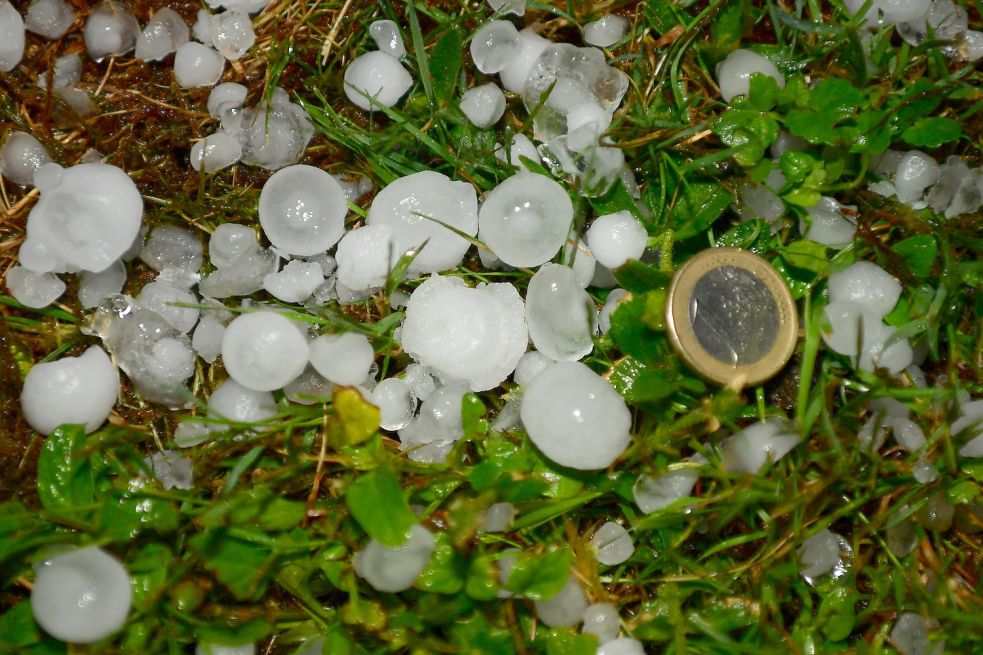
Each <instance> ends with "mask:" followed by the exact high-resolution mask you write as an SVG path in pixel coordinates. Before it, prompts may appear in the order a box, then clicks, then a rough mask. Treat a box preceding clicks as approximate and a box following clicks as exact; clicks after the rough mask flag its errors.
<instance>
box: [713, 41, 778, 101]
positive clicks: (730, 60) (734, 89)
mask: <svg viewBox="0 0 983 655" xmlns="http://www.w3.org/2000/svg"><path fill="white" fill-rule="evenodd" d="M753 73H761V74H763V75H767V76H768V77H770V78H772V79H774V80H775V81H776V82H777V83H778V87H779V88H781V89H784V88H785V76H784V75H782V74H781V73H780V72H779V70H778V68H777V67H776V66H775V64H773V63H771V62H770V61H769V60H767V59H765V58H764V57H762V56H761V55H759V54H758V53H756V52H751V51H750V50H745V49H743V48H739V49H737V50H735V51H734V52H732V53H730V54H729V55H727V58H726V59H724V60H723V61H722V62H720V63H719V64H717V85H718V86H719V87H720V95H721V97H723V99H724V102H730V101H731V100H732V99H733V98H736V97H737V96H745V95H747V94H748V91H749V90H750V88H751V75H752V74H753Z"/></svg>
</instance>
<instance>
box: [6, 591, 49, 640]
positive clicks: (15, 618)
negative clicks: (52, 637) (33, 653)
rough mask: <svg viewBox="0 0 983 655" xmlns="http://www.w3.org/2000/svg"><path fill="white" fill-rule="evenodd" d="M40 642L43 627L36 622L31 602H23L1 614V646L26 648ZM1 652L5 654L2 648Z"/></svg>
mask: <svg viewBox="0 0 983 655" xmlns="http://www.w3.org/2000/svg"><path fill="white" fill-rule="evenodd" d="M39 641H41V627H40V626H39V625H38V624H37V621H35V620H34V613H33V612H32V611H31V601H30V600H26V599H25V600H22V601H20V602H19V603H17V604H16V605H14V606H13V607H11V608H10V609H8V610H6V611H5V612H4V613H3V614H0V645H3V646H8V647H10V648H24V647H26V646H30V645H32V644H36V643H38V642H39ZM0 652H3V649H2V647H0Z"/></svg>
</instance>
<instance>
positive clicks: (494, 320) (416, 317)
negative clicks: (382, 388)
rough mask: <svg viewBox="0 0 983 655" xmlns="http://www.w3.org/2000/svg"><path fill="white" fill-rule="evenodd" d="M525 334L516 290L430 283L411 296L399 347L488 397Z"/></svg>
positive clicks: (522, 346) (445, 280) (451, 281)
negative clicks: (486, 394)
mask: <svg viewBox="0 0 983 655" xmlns="http://www.w3.org/2000/svg"><path fill="white" fill-rule="evenodd" d="M528 340H529V333H528V331H527V329H526V320H525V317H524V316H523V304H522V298H521V297H519V293H518V292H517V291H516V290H515V287H514V286H512V285H511V284H507V283H496V284H487V285H482V286H478V287H475V288H473V289H472V288H470V287H468V286H465V285H464V283H463V282H462V281H461V280H460V278H450V277H432V278H429V279H428V280H427V281H425V282H424V283H423V284H421V285H420V286H419V287H417V289H416V290H415V291H414V292H413V294H412V295H411V296H410V301H409V303H408V304H407V306H406V318H405V319H404V321H403V326H402V336H401V342H402V345H403V348H404V350H406V352H407V353H408V354H409V355H410V356H411V357H412V358H413V359H414V360H416V361H417V362H419V363H421V364H423V365H424V366H427V367H429V368H431V369H433V370H434V371H436V372H437V373H438V374H439V375H440V376H441V377H442V378H445V379H454V380H462V381H466V382H467V384H468V385H469V386H470V388H471V390H472V391H487V390H488V389H492V388H494V387H496V386H498V385H499V384H501V383H502V381H503V380H505V378H507V377H508V376H509V375H510V374H511V373H512V371H514V370H515V367H516V365H517V364H518V363H519V359H520V358H521V357H522V354H523V353H524V352H525V350H526V345H527V343H528Z"/></svg>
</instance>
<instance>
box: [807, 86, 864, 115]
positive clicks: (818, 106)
mask: <svg viewBox="0 0 983 655" xmlns="http://www.w3.org/2000/svg"><path fill="white" fill-rule="evenodd" d="M863 101H864V94H863V93H862V92H861V91H860V89H858V88H856V87H855V86H853V85H852V84H850V82H849V81H847V80H845V79H843V78H842V77H827V78H826V79H824V80H822V81H821V82H819V84H817V85H816V86H814V87H813V88H812V99H811V103H810V104H811V106H812V108H813V109H815V110H816V111H818V112H833V113H839V114H843V115H846V114H850V113H852V111H853V109H854V108H855V107H859V106H860V105H861V104H862V103H863Z"/></svg>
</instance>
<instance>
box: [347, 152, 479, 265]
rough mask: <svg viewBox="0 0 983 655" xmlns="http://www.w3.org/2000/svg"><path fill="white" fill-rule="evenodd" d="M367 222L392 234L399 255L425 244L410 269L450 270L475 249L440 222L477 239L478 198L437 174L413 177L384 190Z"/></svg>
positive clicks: (464, 186) (463, 184)
mask: <svg viewBox="0 0 983 655" xmlns="http://www.w3.org/2000/svg"><path fill="white" fill-rule="evenodd" d="M431 219H433V220H431ZM437 221H439V222H437ZM366 223H367V224H368V225H370V226H372V225H385V226H387V227H389V228H390V229H392V234H393V244H394V246H395V249H396V252H395V253H394V254H395V255H396V256H402V254H403V253H405V252H406V251H408V250H410V249H419V248H420V246H421V245H423V243H424V242H426V245H425V246H424V247H423V248H422V249H420V250H419V252H418V253H417V256H416V258H415V259H414V260H413V263H412V264H411V265H410V270H411V271H413V272H416V273H437V272H440V271H446V270H448V269H451V268H454V267H456V266H457V265H459V264H460V263H461V260H462V259H463V258H464V253H465V252H467V249H468V247H469V246H470V245H471V244H470V242H469V241H468V240H467V239H465V238H464V237H462V236H460V235H458V234H456V233H455V232H452V231H451V230H450V229H448V228H446V227H444V226H443V225H441V223H444V224H447V225H449V226H451V227H452V228H454V229H456V230H458V231H460V232H463V233H464V234H466V235H468V236H471V237H473V236H474V235H475V234H476V233H477V232H478V197H477V195H476V193H475V190H474V187H472V186H471V185H470V184H468V183H466V182H455V181H453V180H451V179H450V178H448V177H447V176H446V175H442V174H441V173H436V172H434V171H422V172H420V173H413V174H412V175H407V176H405V177H401V178H399V179H397V180H395V181H393V182H392V183H390V184H388V185H387V186H386V187H385V188H383V189H382V190H381V191H379V193H378V194H377V195H376V197H375V199H374V200H373V201H372V206H371V207H370V208H369V216H368V219H367V220H366Z"/></svg>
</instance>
